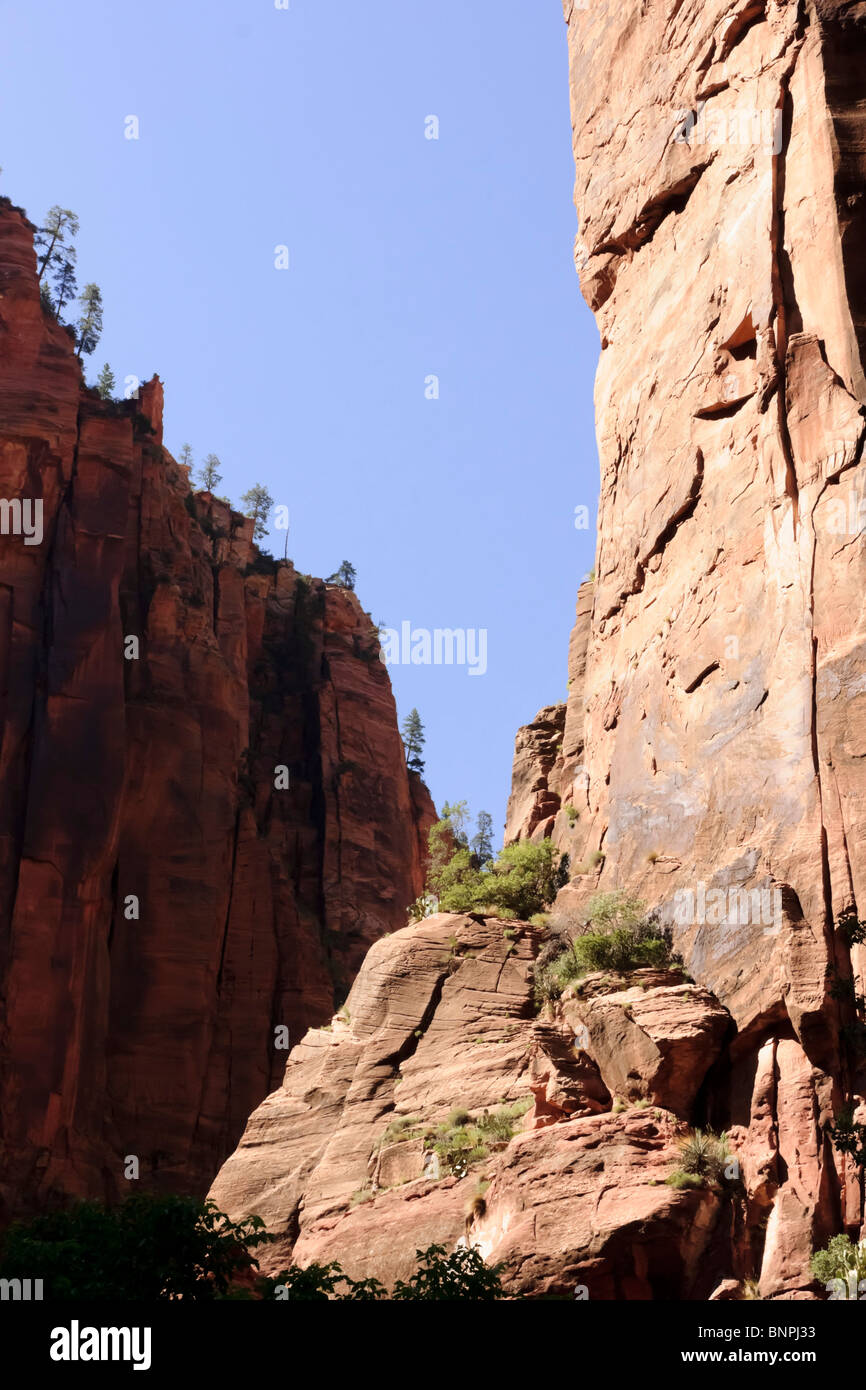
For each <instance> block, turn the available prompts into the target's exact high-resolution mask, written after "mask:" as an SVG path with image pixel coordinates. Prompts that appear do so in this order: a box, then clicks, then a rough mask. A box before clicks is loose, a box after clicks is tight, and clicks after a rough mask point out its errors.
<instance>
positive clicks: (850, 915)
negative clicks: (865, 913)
mask: <svg viewBox="0 0 866 1390" xmlns="http://www.w3.org/2000/svg"><path fill="white" fill-rule="evenodd" d="M836 927H837V929H838V931H839V933H840V934H841V936H842V938H843V940H844V941H845V944H846V946H847V947H848V948H849V950H850V948H851V947H852V946H860V945H862V943H863V942H864V941H866V922H861V921H860V919H859V918H858V916H857V913H856V911H855V910H854V908H853V907H849V908H846V909H845V911H844V912H840V913H839V916H838V918H837V919H836Z"/></svg>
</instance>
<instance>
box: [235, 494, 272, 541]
mask: <svg viewBox="0 0 866 1390" xmlns="http://www.w3.org/2000/svg"><path fill="white" fill-rule="evenodd" d="M241 502H242V503H243V508H244V515H245V516H249V517H252V519H253V522H254V525H253V537H254V538H255V540H257V541H258V540H261V539H262V538H263V537H264V536H266V535H267V534H268V528H267V525H266V524H265V523H266V522H267V519H268V512H269V511H270V510H271V507H272V506H273V505H274V499H273V497H272V496H271V494H270V493H269V492H268V490H267V488H266V487H265V486H264V485H263V484H262V483H254V484H253V486H252V487H251V488H250V489H249V491H248V492H245V493H244V494H243V496H242V497H241Z"/></svg>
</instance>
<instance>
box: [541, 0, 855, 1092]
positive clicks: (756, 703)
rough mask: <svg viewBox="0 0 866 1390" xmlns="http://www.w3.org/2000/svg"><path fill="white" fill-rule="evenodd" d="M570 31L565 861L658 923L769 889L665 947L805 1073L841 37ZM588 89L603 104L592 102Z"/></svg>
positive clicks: (818, 916)
mask: <svg viewBox="0 0 866 1390" xmlns="http://www.w3.org/2000/svg"><path fill="white" fill-rule="evenodd" d="M566 17H567V18H568V20H569V47H570V56H571V93H572V112H573V126H574V146H575V158H576V166H577V183H576V202H577V206H578V210H579V215H580V224H581V225H580V236H579V241H578V253H577V260H578V266H579V269H580V274H581V284H582V287H583V290H584V294H585V296H586V298H587V300H588V301H589V303H590V305H591V306H592V308H593V309H594V310H595V313H596V316H597V319H598V324H599V328H600V332H601V339H602V352H601V359H600V365H599V371H598V378H597V384H596V414H597V426H598V440H599V449H600V454H601V468H602V488H601V501H600V512H599V540H598V553H597V580H596V583H595V586H594V595H593V609H592V630H591V635H590V639H589V644H588V650H587V658H586V678H585V684H584V690H583V704H584V707H585V723H584V739H585V744H586V753H585V759H584V762H585V768H586V777H585V781H586V783H587V821H588V824H587V832H588V833H587V837H586V845H587V846H588V847H590V848H592V849H596V850H599V851H601V852H602V853H603V854H604V856H605V859H604V867H603V871H602V872H601V874H600V878H599V884H600V886H601V887H602V888H604V887H607V886H611V885H614V884H616V885H618V886H623V885H628V886H629V887H630V888H633V889H635V890H636V891H638V892H640V893H641V894H642V896H644V897H646V898H647V899H648V900H650V901H652V902H654V903H663V904H664V903H667V904H670V905H671V912H670V915H671V917H672V916H673V910H672V905H673V903H674V901H675V895H676V893H677V890H687V891H689V892H692V893H696V892H697V887H698V885H699V884H700V883H704V884H705V885H706V886H707V887H708V888H709V887H712V888H722V889H725V890H727V889H734V890H736V889H753V888H761V887H769V886H776V885H778V886H779V887H780V889H781V890H782V892H783V911H782V912H781V913H780V914H778V920H774V921H772V922H771V923H770V924H767V923H762V922H761V921H758V922H755V921H754V920H751V919H750V920H748V921H746V922H741V921H738V922H735V923H733V929H729V927H730V924H726V923H719V922H715V923H714V922H713V921H712V918H710V919H709V920H708V921H705V922H697V921H692V922H685V923H682V922H677V923H675V927H676V930H677V932H678V936H679V940H680V943H681V945H682V948H683V949H684V950H685V952H686V957H687V961H688V962H689V963H690V964H691V966H692V968H693V969H694V971H695V973H696V974H698V975H699V978H700V979H701V981H702V983H704V984H706V985H708V986H709V987H710V988H712V989H713V991H714V992H715V993H716V994H717V995H718V996H719V998H720V999H721V1000H722V1001H723V1002H724V1003H725V1004H726V1006H727V1007H728V1008H730V1009H731V1011H732V1012H733V1013H734V1015H735V1017H736V1018H737V1021H738V1023H739V1024H740V1026H741V1027H747V1026H750V1025H752V1024H754V1023H755V1021H756V1020H757V1019H759V1018H760V1017H761V1016H762V1015H765V1014H766V1013H767V1012H768V1011H769V1010H771V1009H772V1008H773V1007H774V1005H775V1004H776V1003H778V1002H779V1000H780V999H785V1001H786V1004H787V1012H788V1013H789V1015H790V1016H791V1017H792V1019H794V1021H795V1027H796V1028H797V1030H798V1032H802V1031H803V1029H806V1030H809V1029H811V1032H812V1038H811V1040H810V1047H811V1050H812V1051H813V1053H814V1055H815V1056H816V1057H817V1058H818V1059H819V1060H820V1061H821V1063H822V1065H823V1066H825V1067H831V1066H832V1065H833V1064H834V1045H833V1042H832V1039H831V1037H830V1036H829V1030H828V1029H827V1028H826V1027H825V1025H824V1021H823V1016H822V1012H821V1011H822V1005H823V1004H824V1003H826V1002H827V1001H826V998H825V996H824V990H823V979H824V970H825V966H826V963H827V960H828V954H829V953H830V952H831V951H832V945H831V942H830V928H831V923H832V918H833V916H834V915H835V913H837V912H838V911H839V910H841V909H842V908H844V907H846V906H848V905H850V904H851V903H852V902H856V901H858V900H859V901H861V902H862V901H863V900H864V898H866V883H864V882H861V878H862V875H863V872H864V870H863V866H862V864H860V863H859V862H858V858H857V856H856V854H855V853H854V852H853V846H855V845H856V844H858V843H860V842H861V841H862V840H863V838H864V831H866V824H864V820H866V783H864V778H863V770H862V754H863V748H862V747H861V744H862V741H863V730H864V729H866V685H864V671H866V645H864V620H863V617H862V605H861V603H860V595H861V593H862V588H863V581H864V565H866V552H864V547H863V544H862V537H861V535H860V532H859V527H860V525H862V517H863V516H864V515H866V509H864V513H862V514H861V520H860V521H859V522H855V524H854V525H853V527H852V525H851V524H850V523H851V515H852V514H853V513H852V512H851V508H852V507H854V508H855V510H856V505H857V502H858V500H859V498H860V496H861V495H866V465H864V463H863V461H862V448H863V439H864V433H866V419H864V415H866V410H864V401H866V391H864V377H863V364H862V358H861V350H862V347H863V332H862V314H863V305H862V302H861V300H862V288H863V286H862V258H858V254H857V253H856V252H855V250H854V244H855V240H856V227H862V216H863V214H862V211H860V203H861V202H862V173H863V168H862V161H863V140H862V133H863V118H862V113H861V111H860V108H859V107H857V106H856V105H852V100H851V83H850V78H851V74H852V71H853V69H852V67H851V61H852V60H851V56H850V55H851V53H852V51H853V52H862V51H863V45H864V42H866V29H864V25H866V21H864V17H863V14H862V7H858V6H855V5H842V4H839V5H832V4H828V5H819V6H817V7H814V6H810V5H806V4H803V3H785V4H772V3H770V4H768V5H766V6H763V5H761V6H755V5H745V4H743V5H738V6H732V5H731V4H729V3H726V0H714V2H713V3H710V4H707V5H704V4H700V5H698V4H696V3H693V4H685V5H676V6H672V5H670V4H667V3H663V2H662V0H652V2H651V3H649V4H646V5H643V6H642V7H641V8H640V12H638V9H637V7H636V6H633V5H626V6H621V7H619V8H618V9H614V8H611V7H604V8H603V9H602V8H600V7H597V6H591V7H588V8H578V7H576V6H572V5H570V4H566ZM648 53H652V54H653V62H652V63H651V64H649V65H648V64H647V62H646V55H647V54H648ZM614 66H615V67H616V69H617V71H618V72H620V73H621V74H622V75H623V77H624V80H625V88H626V90H627V92H628V96H627V97H626V98H625V100H626V102H627V105H626V106H625V107H623V105H622V101H623V97H622V95H621V93H620V92H619V90H618V91H617V94H616V95H615V96H614V93H613V91H612V89H608V88H606V87H603V86H600V85H599V84H598V83H597V82H594V81H593V80H592V75H593V74H594V73H597V72H598V71H599V70H602V71H604V70H607V69H608V68H609V67H610V68H611V69H612V68H613V67H614ZM855 185H856V186H857V187H858V188H859V190H860V191H859V192H857V193H856V194H855V193H854V191H853V190H854V187H855ZM840 503H842V504H844V505H843V506H840ZM843 513H844V516H843ZM591 886H594V885H587V887H591ZM768 925H769V927H770V930H769V931H767V930H766V929H765V928H766V927H767V926H768ZM756 966H757V968H756Z"/></svg>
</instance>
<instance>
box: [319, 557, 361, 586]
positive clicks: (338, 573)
mask: <svg viewBox="0 0 866 1390" xmlns="http://www.w3.org/2000/svg"><path fill="white" fill-rule="evenodd" d="M357 573H358V572H357V570H356V569H355V566H354V565H350V564H349V561H348V560H344V561H343V563H342V565H341V566H340V568H339V569H338V570H335V571H334V573H333V574H330V575H328V578H327V579H326V580H325V583H326V584H339V585H340V587H341V588H343V589H354V588H355V580H356V578H357Z"/></svg>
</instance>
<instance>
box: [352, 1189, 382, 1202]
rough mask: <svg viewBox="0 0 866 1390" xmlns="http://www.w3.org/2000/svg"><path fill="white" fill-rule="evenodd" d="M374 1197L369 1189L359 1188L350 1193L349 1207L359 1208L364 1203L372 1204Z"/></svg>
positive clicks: (373, 1193)
mask: <svg viewBox="0 0 866 1390" xmlns="http://www.w3.org/2000/svg"><path fill="white" fill-rule="evenodd" d="M375 1195H376V1194H375V1192H373V1191H372V1190H371V1189H370V1188H369V1187H360V1188H359V1189H358V1191H357V1192H353V1193H352V1196H351V1197H350V1199H349V1206H350V1207H360V1206H361V1205H362V1204H363V1203H364V1202H372V1200H373V1198H374V1197H375Z"/></svg>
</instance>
